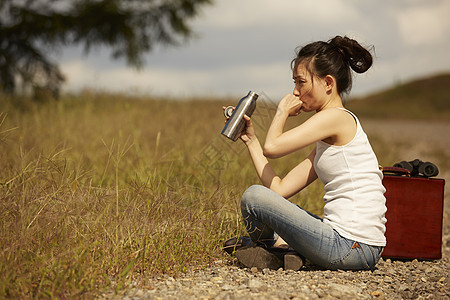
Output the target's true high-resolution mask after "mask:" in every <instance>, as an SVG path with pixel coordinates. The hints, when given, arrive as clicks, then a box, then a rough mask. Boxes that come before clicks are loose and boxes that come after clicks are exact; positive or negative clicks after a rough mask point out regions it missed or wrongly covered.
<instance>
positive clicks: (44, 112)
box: [0, 94, 322, 298]
mask: <svg viewBox="0 0 450 300" xmlns="http://www.w3.org/2000/svg"><path fill="white" fill-rule="evenodd" d="M0 102H1V104H0V109H1V115H0V124H1V126H0V229H1V235H0V298H4V297H6V298H42V297H58V298H60V297H90V296H93V295H95V294H97V293H99V292H100V291H101V290H103V289H108V288H113V289H116V290H117V291H120V290H121V289H123V288H126V287H127V285H128V284H129V283H130V282H134V283H137V284H142V285H144V284H145V282H146V280H147V279H148V278H151V277H153V276H155V275H157V274H161V273H165V274H171V275H174V276H176V274H178V273H179V272H183V271H185V270H187V269H188V268H192V267H201V266H205V265H208V264H210V263H211V262H213V261H214V260H216V259H223V258H224V257H225V256H224V254H223V253H222V252H221V250H220V244H221V242H222V241H223V240H224V239H226V238H229V237H231V236H234V235H237V234H241V233H244V228H243V226H242V224H241V219H240V210H239V198H240V195H241V194H242V192H243V191H244V190H245V189H246V188H247V187H248V186H250V185H251V184H255V183H259V181H258V178H257V177H256V174H255V172H254V170H253V165H252V164H251V161H250V160H249V157H248V154H247V151H246V149H245V147H244V146H243V145H242V143H241V142H240V141H238V142H236V143H233V142H231V141H228V140H226V139H225V138H224V137H222V136H220V130H221V129H222V126H223V124H224V123H223V116H222V110H221V106H222V104H228V103H231V104H233V103H235V102H236V101H235V100H226V99H224V100H223V102H214V101H213V102H211V101H204V100H198V99H197V100H192V101H190V100H186V101H179V102H177V101H170V100H158V99H153V100H152V101H144V100H143V99H129V98H126V97H122V96H114V95H96V94H83V95H81V96H79V97H69V96H66V97H65V98H64V99H61V100H60V101H57V102H47V103H40V104H36V103H32V102H28V100H26V99H11V98H7V97H3V98H2V99H1V101H0ZM258 118H259V121H258V122H259V123H258V126H259V127H260V132H261V133H262V130H263V128H264V126H266V125H268V122H267V120H266V118H267V117H265V116H263V115H262V114H260V115H259V116H258V112H255V116H254V119H255V121H256V120H257V119H258ZM303 155H304V154H302V153H301V154H297V155H292V156H290V157H288V158H287V159H285V160H282V161H280V162H278V161H276V162H274V164H275V166H276V168H277V169H278V170H279V171H280V173H282V172H286V171H287V170H288V169H289V166H292V165H293V164H294V163H296V162H298V161H299V160H300V159H301V158H302V156H303ZM321 193H322V187H321V186H320V185H319V184H317V185H316V186H313V187H311V189H309V190H308V191H305V192H304V193H303V194H302V195H299V196H297V197H296V198H294V199H293V201H296V202H297V203H300V204H302V205H304V206H305V207H307V208H308V209H311V210H313V211H314V212H316V213H319V214H320V213H321V208H322V203H321V201H320V197H321ZM307 199H308V200H307ZM310 199H313V200H310Z"/></svg>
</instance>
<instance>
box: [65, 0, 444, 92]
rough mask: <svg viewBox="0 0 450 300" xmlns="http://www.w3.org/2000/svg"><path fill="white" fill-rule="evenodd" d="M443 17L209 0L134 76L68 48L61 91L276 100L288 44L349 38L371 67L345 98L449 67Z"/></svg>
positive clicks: (350, 1) (103, 58)
mask: <svg viewBox="0 0 450 300" xmlns="http://www.w3.org/2000/svg"><path fill="white" fill-rule="evenodd" d="M447 11H450V1H447V0H396V1H388V0H380V1H357V0H345V1H344V0H322V1H315V0H302V1H299V0H283V1H273V0H246V1H238V0H227V1H225V0H217V1H215V3H214V5H212V6H209V7H205V8H204V11H203V15H202V16H200V17H198V18H197V19H196V20H195V21H194V22H192V27H193V29H194V31H196V32H198V33H199V37H198V38H197V39H194V40H192V41H191V42H190V43H188V44H187V45H185V46H182V47H176V48H163V47H157V49H156V51H154V52H151V53H149V54H148V55H146V60H147V64H146V65H145V66H144V68H143V69H142V71H141V72H137V71H135V70H133V69H130V68H127V67H126V65H125V63H124V62H123V61H113V60H110V59H109V57H110V56H109V52H108V51H106V50H105V49H100V50H99V51H97V52H96V53H94V54H93V55H90V56H88V57H80V56H81V55H78V56H77V55H76V51H75V52H70V51H69V52H68V54H66V56H63V57H62V59H61V68H62V70H63V72H64V73H65V74H66V75H67V78H68V83H67V84H66V89H69V90H80V89H82V88H83V87H88V88H99V89H106V90H112V91H122V92H139V93H149V94H151V95H172V96H181V97H184V96H191V95H203V96H209V95H213V96H214V95H218V96H225V95H231V96H233V97H239V96H240V95H242V94H243V93H246V92H247V91H248V90H249V89H251V90H254V91H259V92H265V93H266V94H267V95H268V96H269V97H273V98H278V97H282V96H283V95H284V94H285V93H287V92H290V91H291V90H292V84H291V78H290V77H291V74H290V69H289V63H290V60H291V59H292V58H293V55H294V49H295V48H296V47H297V46H298V45H304V44H306V43H308V42H310V41H315V40H327V39H329V38H331V37H333V36H334V35H349V36H350V37H353V38H355V39H356V40H358V41H359V42H361V43H362V44H363V45H372V44H373V45H375V50H376V57H375V62H374V66H373V68H372V69H371V70H369V71H368V72H367V73H365V74H362V75H357V76H355V81H354V85H353V92H352V94H353V95H356V94H358V95H361V94H364V93H367V92H368V91H374V90H376V89H379V88H383V87H387V86H389V85H391V84H394V83H397V82H398V81H405V80H408V79H410V78H413V77H418V76H420V75H424V76H425V75H427V74H430V73H435V72H442V71H446V70H447V71H448V70H450V60H448V58H447V57H448V55H447V53H446V52H448V51H447V49H448V48H449V47H450V40H449V39H448V38H447V36H449V35H450V28H449V27H450V25H449V22H450V21H447V18H446V15H445V14H446V12H447ZM78 52H81V50H80V51H78Z"/></svg>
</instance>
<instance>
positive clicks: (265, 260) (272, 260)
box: [236, 245, 283, 270]
mask: <svg viewBox="0 0 450 300" xmlns="http://www.w3.org/2000/svg"><path fill="white" fill-rule="evenodd" d="M236 258H237V259H238V260H239V262H240V263H241V264H243V265H244V266H246V267H247V268H253V267H257V268H258V269H260V270H262V269H265V268H268V269H272V270H278V269H279V268H281V267H283V260H282V259H280V257H279V256H278V255H276V254H275V253H272V252H270V251H268V250H267V249H264V248H263V247H260V246H256V245H251V246H247V247H241V248H240V249H238V250H236Z"/></svg>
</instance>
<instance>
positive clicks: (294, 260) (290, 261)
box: [283, 252, 303, 271]
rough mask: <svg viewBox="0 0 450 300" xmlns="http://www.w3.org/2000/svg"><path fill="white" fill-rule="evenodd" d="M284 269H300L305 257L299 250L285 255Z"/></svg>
mask: <svg viewBox="0 0 450 300" xmlns="http://www.w3.org/2000/svg"><path fill="white" fill-rule="evenodd" d="M283 260H284V269H285V270H293V271H298V270H300V268H301V267H303V259H302V258H301V257H300V255H299V254H298V253H297V252H287V253H286V254H285V255H284V257H283Z"/></svg>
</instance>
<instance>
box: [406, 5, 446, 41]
mask: <svg viewBox="0 0 450 300" xmlns="http://www.w3.org/2000/svg"><path fill="white" fill-rule="evenodd" d="M449 12H450V1H447V0H442V1H426V2H417V3H416V5H414V6H412V7H410V8H406V9H404V10H402V11H399V12H398V19H397V21H398V26H399V30H400V34H401V36H402V38H403V40H404V41H405V43H406V44H408V45H411V46H419V45H425V44H433V45H436V44H440V43H442V42H443V41H444V40H445V39H448V35H449V33H450V30H449V29H450V19H449V18H448V14H449Z"/></svg>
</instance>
